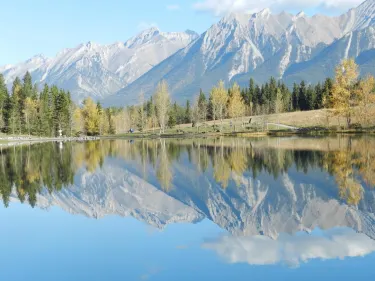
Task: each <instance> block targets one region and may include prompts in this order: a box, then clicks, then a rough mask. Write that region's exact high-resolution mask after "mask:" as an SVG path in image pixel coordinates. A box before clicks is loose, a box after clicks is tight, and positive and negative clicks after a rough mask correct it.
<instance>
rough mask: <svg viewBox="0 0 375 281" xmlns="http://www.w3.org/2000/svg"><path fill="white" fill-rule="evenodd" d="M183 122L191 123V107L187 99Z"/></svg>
mask: <svg viewBox="0 0 375 281" xmlns="http://www.w3.org/2000/svg"><path fill="white" fill-rule="evenodd" d="M185 123H191V108H190V101H189V100H187V101H186V110H185Z"/></svg>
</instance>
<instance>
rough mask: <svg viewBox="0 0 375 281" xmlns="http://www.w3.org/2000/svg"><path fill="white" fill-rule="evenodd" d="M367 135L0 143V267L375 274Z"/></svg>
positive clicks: (167, 275) (114, 275)
mask: <svg viewBox="0 0 375 281" xmlns="http://www.w3.org/2000/svg"><path fill="white" fill-rule="evenodd" d="M374 159H375V139H374V138H372V137H330V138H257V139H242V138H217V139H194V140H134V141H133V140H132V141H131V140H100V141H92V142H84V143H44V144H35V145H31V146H29V145H27V146H19V147H11V148H1V151H0V195H1V197H2V201H3V207H1V208H0V218H1V221H2V222H3V228H2V232H1V238H2V239H1V240H0V249H1V251H0V280H40V281H44V280H211V279H215V280H226V281H227V280H316V278H319V279H321V280H330V279H332V278H340V279H341V280H352V279H353V278H371V277H372V278H373V277H374V276H375V273H374V272H373V270H372V266H373V264H374V262H375V254H374V251H375V240H374V239H375V220H374V219H375V216H374V211H375V210H374V208H375V190H374V185H375V160H374Z"/></svg>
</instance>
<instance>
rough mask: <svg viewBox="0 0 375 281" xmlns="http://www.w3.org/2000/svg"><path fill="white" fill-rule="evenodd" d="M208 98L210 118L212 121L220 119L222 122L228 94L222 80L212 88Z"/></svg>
mask: <svg viewBox="0 0 375 281" xmlns="http://www.w3.org/2000/svg"><path fill="white" fill-rule="evenodd" d="M210 100H211V104H212V118H213V119H214V123H215V121H216V120H220V121H221V123H222V121H223V118H224V116H225V110H226V105H227V101H228V94H227V91H226V90H225V87H224V81H219V83H218V85H217V87H213V88H212V90H211V93H210Z"/></svg>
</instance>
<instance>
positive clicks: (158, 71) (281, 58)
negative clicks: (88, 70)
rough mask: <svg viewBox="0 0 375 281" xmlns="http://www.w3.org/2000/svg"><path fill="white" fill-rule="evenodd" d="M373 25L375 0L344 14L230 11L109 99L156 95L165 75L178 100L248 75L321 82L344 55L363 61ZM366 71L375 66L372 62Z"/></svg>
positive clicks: (259, 78)
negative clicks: (139, 91)
mask: <svg viewBox="0 0 375 281" xmlns="http://www.w3.org/2000/svg"><path fill="white" fill-rule="evenodd" d="M374 24H375V0H367V1H366V2H364V3H363V4H362V5H360V6H359V7H357V8H355V9H351V10H350V11H348V12H347V13H345V14H343V15H342V16H339V17H328V16H323V15H315V16H313V17H309V16H307V15H305V14H304V13H303V12H301V13H299V14H297V15H292V14H289V13H285V12H283V13H280V14H277V15H274V14H271V12H270V11H269V10H267V9H266V10H263V11H261V12H259V13H256V14H252V15H247V14H230V15H228V16H226V17H224V18H223V19H222V20H220V21H219V22H218V23H217V24H215V25H213V26H212V27H211V28H210V29H208V30H207V31H206V32H205V33H203V34H202V35H201V36H200V38H199V39H198V40H196V41H194V42H192V43H191V44H189V45H188V46H187V47H186V48H184V49H182V50H180V51H179V52H177V53H176V54H174V55H172V56H171V57H169V58H167V59H166V60H164V61H163V62H161V63H160V64H159V65H157V66H156V67H154V68H153V69H151V70H150V71H149V72H148V73H146V74H145V75H143V76H142V77H140V78H139V79H137V80H136V81H135V82H133V83H132V84H130V85H129V86H127V87H125V88H124V89H122V90H120V91H119V92H118V93H117V94H116V95H114V96H111V97H109V98H108V99H107V100H106V101H105V102H106V103H107V104H117V103H119V102H122V103H126V102H128V103H132V102H135V97H134V95H133V94H132V93H134V91H137V89H140V88H142V89H144V90H145V92H146V94H148V95H151V94H152V93H153V91H154V89H155V86H156V84H157V83H158V82H159V81H160V80H162V79H164V80H166V81H167V82H168V84H169V85H170V91H171V93H172V96H173V97H174V98H175V99H177V100H184V99H190V98H191V97H192V96H195V95H196V94H197V93H198V92H199V89H200V88H202V89H203V90H204V91H206V92H208V91H209V89H210V88H211V87H212V85H213V84H215V83H217V82H218V81H219V80H220V79H223V80H224V81H225V82H226V84H227V85H229V84H230V83H232V82H233V81H238V82H239V83H240V84H242V85H247V83H248V79H249V77H253V78H254V79H255V80H256V81H257V82H263V81H265V80H268V79H269V77H270V76H274V77H276V78H279V79H284V80H286V81H287V82H288V84H291V83H292V82H294V81H297V82H299V81H300V80H301V79H305V80H307V81H308V82H316V81H320V80H321V79H324V78H325V77H326V76H332V75H333V69H334V67H335V66H336V65H337V63H338V62H339V61H340V60H341V59H343V58H346V57H354V58H356V59H358V60H360V58H361V57H363V56H365V55H366V53H367V52H368V51H371V50H373V42H374V40H375V39H374V34H373V29H374ZM332 54H333V55H334V56H332ZM362 64H364V63H362ZM361 70H362V72H363V73H365V72H368V71H370V72H373V71H374V70H373V67H371V66H369V65H368V64H367V65H366V66H365V65H364V66H363V67H362V65H361Z"/></svg>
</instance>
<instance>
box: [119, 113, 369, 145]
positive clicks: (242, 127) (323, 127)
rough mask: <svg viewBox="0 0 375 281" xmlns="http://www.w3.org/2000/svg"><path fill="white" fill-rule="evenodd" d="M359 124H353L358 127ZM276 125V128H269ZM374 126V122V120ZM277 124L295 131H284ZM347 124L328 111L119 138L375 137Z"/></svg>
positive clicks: (188, 126) (182, 127)
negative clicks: (354, 135) (367, 135)
mask: <svg viewBox="0 0 375 281" xmlns="http://www.w3.org/2000/svg"><path fill="white" fill-rule="evenodd" d="M374 113H375V108H374ZM357 121H359V120H355V119H354V120H353V123H356V122H357ZM270 123H273V124H270ZM374 123H375V120H374ZM276 124H281V125H287V126H292V127H295V129H289V128H283V127H281V126H278V125H276ZM345 124H346V120H345V119H344V118H342V117H341V118H340V117H337V116H333V115H332V114H331V112H330V111H328V110H325V109H323V110H313V111H302V112H290V113H282V114H273V115H266V116H247V117H244V118H241V119H237V120H233V119H225V120H222V121H207V122H204V123H202V124H199V127H198V128H197V127H193V126H192V124H191V123H190V124H182V125H177V126H176V127H175V128H173V129H166V130H165V132H164V133H163V134H160V133H159V129H153V130H146V131H145V132H143V133H141V132H135V133H132V134H128V133H125V134H118V135H116V136H115V137H123V138H159V137H163V138H172V137H173V138H192V137H210V136H241V137H256V136H266V135H276V136H287V135H330V134H362V133H365V134H375V127H374V126H373V127H370V128H360V127H358V128H357V129H346V128H345Z"/></svg>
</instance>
